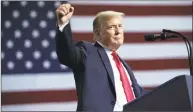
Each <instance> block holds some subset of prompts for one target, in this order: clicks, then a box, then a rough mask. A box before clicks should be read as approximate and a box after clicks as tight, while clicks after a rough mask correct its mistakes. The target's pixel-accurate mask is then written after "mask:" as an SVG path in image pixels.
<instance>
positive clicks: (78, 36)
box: [73, 32, 192, 43]
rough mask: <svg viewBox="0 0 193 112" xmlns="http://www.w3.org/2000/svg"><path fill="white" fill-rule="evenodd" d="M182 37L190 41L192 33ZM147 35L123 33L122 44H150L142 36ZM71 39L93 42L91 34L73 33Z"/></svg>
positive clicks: (176, 40) (142, 33)
mask: <svg viewBox="0 0 193 112" xmlns="http://www.w3.org/2000/svg"><path fill="white" fill-rule="evenodd" d="M154 33H155V34H159V33H158V32H154ZM181 33H182V34H183V35H185V36H186V37H187V38H188V39H189V40H192V32H181ZM145 34H147V33H145V32H137V33H128V32H126V33H124V37H125V39H124V43H151V42H147V41H145V38H144V35H145ZM73 37H74V40H75V41H80V40H84V41H89V42H93V34H92V33H73ZM182 41H183V40H182V39H181V38H173V39H167V40H166V41H159V40H158V41H156V42H161V43H165V42H167V43H168V42H170V43H171V42H182Z"/></svg>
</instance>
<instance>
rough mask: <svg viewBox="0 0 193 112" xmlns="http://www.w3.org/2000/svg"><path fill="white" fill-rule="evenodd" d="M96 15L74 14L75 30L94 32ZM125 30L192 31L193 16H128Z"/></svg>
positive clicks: (72, 20) (72, 21) (72, 22)
mask: <svg viewBox="0 0 193 112" xmlns="http://www.w3.org/2000/svg"><path fill="white" fill-rule="evenodd" d="M93 19H94V16H73V17H72V19H71V27H72V31H73V32H92V21H93ZM123 25H124V31H125V32H156V31H158V32H161V31H162V29H170V30H174V31H181V32H182V31H190V32H191V31H192V16H191V15H190V16H126V17H125V19H124V23H123Z"/></svg>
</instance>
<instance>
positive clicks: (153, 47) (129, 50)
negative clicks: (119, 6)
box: [118, 37, 188, 60]
mask: <svg viewBox="0 0 193 112" xmlns="http://www.w3.org/2000/svg"><path fill="white" fill-rule="evenodd" d="M128 38H129V37H128ZM118 54H119V55H120V57H122V58H123V59H125V60H126V59H129V60H136V59H138V60H140V59H175V58H188V53H187V49H186V45H185V43H183V42H175V43H156V42H152V43H150V44H148V43H147V44H145V43H144V44H132V43H128V44H123V45H122V46H121V47H120V49H118Z"/></svg>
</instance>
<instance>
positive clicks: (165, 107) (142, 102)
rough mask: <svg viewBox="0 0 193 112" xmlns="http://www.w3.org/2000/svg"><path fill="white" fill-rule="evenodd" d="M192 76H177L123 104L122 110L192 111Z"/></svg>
mask: <svg viewBox="0 0 193 112" xmlns="http://www.w3.org/2000/svg"><path fill="white" fill-rule="evenodd" d="M192 110H193V107H192V76H188V75H181V76H177V77H175V78H173V79H171V80H169V81H167V82H165V83H163V84H162V85H160V86H158V87H156V88H155V89H153V90H152V91H151V92H149V93H147V94H146V95H144V96H141V97H139V98H137V99H135V100H134V101H132V102H130V103H128V104H125V105H124V106H123V111H124V112H126V111H192Z"/></svg>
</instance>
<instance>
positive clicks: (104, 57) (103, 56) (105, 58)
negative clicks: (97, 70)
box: [95, 42, 115, 88]
mask: <svg viewBox="0 0 193 112" xmlns="http://www.w3.org/2000/svg"><path fill="white" fill-rule="evenodd" d="M95 46H96V47H97V48H98V53H99V55H100V57H101V60H102V62H103V64H104V66H105V69H106V70H107V72H108V75H109V77H110V79H111V82H112V84H113V87H114V88H115V81H114V74H113V69H112V67H111V63H110V61H109V58H108V56H107V54H106V52H105V50H104V48H103V47H102V46H100V45H99V44H98V43H97V42H96V43H95Z"/></svg>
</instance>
